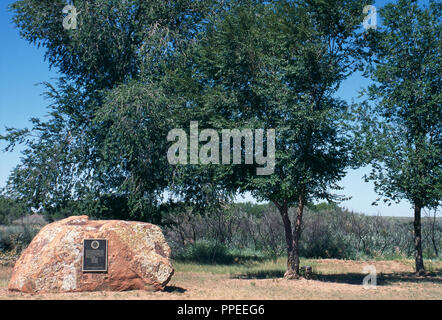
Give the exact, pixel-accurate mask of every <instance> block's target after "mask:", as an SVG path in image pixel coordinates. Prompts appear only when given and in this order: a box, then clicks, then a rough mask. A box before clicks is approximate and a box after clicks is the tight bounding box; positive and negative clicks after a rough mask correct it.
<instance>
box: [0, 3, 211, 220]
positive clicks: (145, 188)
mask: <svg viewBox="0 0 442 320" xmlns="http://www.w3.org/2000/svg"><path fill="white" fill-rule="evenodd" d="M66 4H67V1H64V0H56V1H53V0H50V1H49V0H44V1H41V0H20V1H16V2H14V3H13V4H12V5H11V10H12V11H13V12H14V18H13V21H14V23H15V25H16V26H17V27H18V30H19V31H20V35H21V36H22V37H23V38H24V39H26V40H27V41H29V42H31V43H33V44H35V45H37V46H42V47H43V48H45V50H46V59H47V60H48V62H49V65H50V66H51V67H54V68H56V69H57V70H58V71H59V73H60V74H61V77H60V79H59V81H58V83H57V84H56V85H54V86H52V85H50V84H47V86H48V92H47V96H48V98H50V99H51V101H52V104H51V105H50V112H49V117H48V120H47V121H42V120H40V119H32V128H30V129H14V128H8V130H7V134H6V135H5V136H4V137H0V139H3V140H5V141H6V142H7V143H8V146H7V150H10V149H12V148H13V147H14V146H15V145H16V144H19V143H23V144H25V145H26V149H25V151H24V157H23V160H22V162H21V163H20V164H19V165H18V166H17V167H16V168H15V169H14V170H13V172H12V174H11V176H10V179H9V182H8V188H7V192H8V193H9V194H10V195H11V196H13V197H15V198H17V199H22V200H24V201H25V202H26V203H27V204H28V206H34V207H36V208H39V207H43V208H44V209H46V211H57V210H59V209H60V208H63V207H66V206H69V205H71V204H73V203H75V204H76V205H78V206H77V207H75V208H73V210H75V211H76V212H85V213H91V212H94V213H95V214H99V213H100V211H102V212H103V213H104V214H110V213H112V212H114V213H118V212H117V211H119V210H121V209H122V208H123V209H124V210H123V211H124V214H125V215H126V216H127V217H131V218H134V219H135V218H136V219H141V220H150V221H156V220H157V217H158V215H157V214H155V211H156V210H157V209H158V208H159V206H160V203H161V199H160V198H161V194H162V193H163V191H164V190H165V189H166V188H167V185H168V178H169V177H170V174H171V171H170V170H169V169H168V167H167V166H166V165H165V164H167V161H166V159H165V155H166V153H167V150H164V152H161V151H159V150H161V146H163V147H165V144H166V142H167V141H166V139H165V137H164V139H160V136H159V135H158V133H160V132H163V131H164V130H165V127H167V126H168V125H170V122H171V121H166V122H165V123H164V124H163V123H161V121H159V119H161V118H163V119H169V120H170V119H171V116H172V115H174V114H176V113H174V112H173V111H172V110H173V109H174V106H175V105H177V104H178V103H179V99H177V100H176V101H178V102H176V103H175V102H174V101H175V100H173V99H169V100H168V101H167V99H166V98H167V97H169V98H171V97H172V96H173V94H174V89H173V88H172V87H171V86H170V85H167V81H166V80H167V74H168V70H169V71H170V70H172V71H173V70H174V68H176V65H177V64H179V63H181V62H180V58H179V57H180V56H181V52H182V50H184V48H185V47H186V46H188V45H189V43H191V42H192V41H194V40H195V36H196V34H198V32H199V31H200V30H199V26H200V25H201V21H202V19H204V17H205V16H206V15H207V13H208V12H209V11H210V10H213V6H212V4H213V1H204V0H201V1H193V0H177V1H163V0H153V1H140V0H129V1H119V0H93V1H90V0H89V1H88V0H76V1H73V2H72V4H73V5H74V6H75V8H76V12H77V13H78V15H77V16H76V20H77V25H76V29H65V28H64V25H63V20H64V18H65V16H66V15H65V14H64V13H63V8H64V7H65V5H66ZM171 101H172V102H171ZM135 130H136V131H137V134H135V133H134V131H135ZM166 132H167V131H166ZM142 148H144V149H143V150H141V149H142ZM158 154H164V157H163V158H162V157H159V156H158ZM122 203H125V204H127V205H123V206H121V205H120V204H122ZM114 204H117V205H116V206H115V207H114V209H112V206H113V205H114ZM109 206H111V207H109ZM156 222H157V221H156Z"/></svg>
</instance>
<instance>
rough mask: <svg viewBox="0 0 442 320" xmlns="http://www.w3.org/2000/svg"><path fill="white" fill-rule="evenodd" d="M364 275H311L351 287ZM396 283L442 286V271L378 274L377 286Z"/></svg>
mask: <svg viewBox="0 0 442 320" xmlns="http://www.w3.org/2000/svg"><path fill="white" fill-rule="evenodd" d="M365 276H366V274H362V273H343V274H313V276H312V280H317V281H322V282H331V283H343V284H351V285H361V284H362V281H363V279H364V277H365ZM282 277H284V271H281V270H262V271H252V272H246V273H244V274H236V275H233V276H231V278H232V279H276V278H282ZM398 282H403V283H437V284H442V269H438V270H435V271H433V272H430V273H428V274H427V275H426V276H420V277H417V276H416V275H415V274H414V273H412V272H396V273H388V274H378V277H377V285H380V286H382V285H390V284H394V283H398Z"/></svg>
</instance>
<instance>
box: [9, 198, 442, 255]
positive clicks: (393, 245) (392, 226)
mask: <svg viewBox="0 0 442 320" xmlns="http://www.w3.org/2000/svg"><path fill="white" fill-rule="evenodd" d="M289 213H290V215H294V214H295V211H294V209H290V210H289ZM29 214H30V213H28V212H26V211H24V209H23V206H21V205H20V204H19V203H17V202H15V201H13V200H12V199H9V198H6V197H0V225H3V226H0V251H3V252H6V251H14V252H19V251H21V250H22V249H24V248H25V247H26V246H27V245H28V244H29V242H30V241H31V240H32V237H33V236H34V235H35V234H36V232H37V231H38V226H31V225H22V226H20V225H15V226H12V222H13V221H14V220H17V219H20V218H22V217H23V216H27V215H29ZM70 214H73V212H71V211H69V212H68V211H66V212H64V211H63V212H51V213H46V214H45V216H46V219H47V220H48V221H49V222H50V221H54V220H58V219H61V218H64V217H66V216H68V215H70ZM92 218H98V219H115V218H118V217H115V216H113V215H110V216H108V217H107V216H106V215H105V214H103V215H100V216H95V217H92ZM304 222H305V223H304V224H303V229H302V234H301V238H302V240H303V241H302V242H301V243H302V245H301V248H300V253H301V256H303V257H306V258H338V259H365V258H387V259H388V258H412V257H413V252H414V243H413V219H412V218H411V217H410V218H408V217H382V216H366V215H363V214H359V213H355V212H352V211H348V210H345V209H342V208H340V207H339V206H337V205H335V204H327V203H320V204H318V205H309V206H308V207H307V209H306V213H305V217H304ZM163 230H164V232H165V235H166V238H167V240H168V243H169V245H170V246H171V248H172V254H173V256H174V257H175V258H176V259H184V260H192V261H196V262H206V263H219V262H232V261H234V260H235V259H250V258H253V259H259V258H262V259H267V258H273V259H275V258H278V257H281V256H285V255H286V243H285V241H286V240H285V237H284V225H283V223H282V221H281V219H280V214H279V211H278V210H277V208H276V207H275V206H274V205H273V204H251V203H236V204H226V205H225V206H224V207H222V208H218V209H211V211H210V212H206V213H205V214H201V213H200V212H197V213H196V212H193V211H192V210H191V209H188V210H184V211H182V212H180V213H177V212H176V211H174V212H171V213H170V214H169V215H166V216H165V218H164V220H163ZM422 232H423V248H424V255H425V257H426V258H436V257H438V256H439V255H440V252H441V246H442V217H435V216H434V212H427V214H426V215H424V217H423V220H422Z"/></svg>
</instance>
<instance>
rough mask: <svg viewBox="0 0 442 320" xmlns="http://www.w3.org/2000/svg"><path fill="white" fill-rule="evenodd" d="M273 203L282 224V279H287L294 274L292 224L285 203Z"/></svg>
mask: <svg viewBox="0 0 442 320" xmlns="http://www.w3.org/2000/svg"><path fill="white" fill-rule="evenodd" d="M274 203H275V205H276V207H277V208H278V210H279V213H280V214H281V218H282V222H283V224H284V232H285V241H286V243H287V272H286V273H285V274H284V277H286V278H288V276H289V275H293V274H296V264H295V255H294V251H293V234H292V223H291V221H290V218H289V213H288V205H287V201H284V202H283V204H278V203H277V202H276V201H274Z"/></svg>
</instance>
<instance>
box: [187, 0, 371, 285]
mask: <svg viewBox="0 0 442 320" xmlns="http://www.w3.org/2000/svg"><path fill="white" fill-rule="evenodd" d="M365 4H366V3H365V1H338V0H336V1H276V2H273V3H268V2H264V1H263V2H260V1H241V3H240V4H239V5H238V6H233V7H232V8H230V10H227V11H226V12H225V14H224V15H219V16H218V17H217V18H218V19H217V20H216V21H214V22H213V27H212V28H210V29H209V30H208V32H207V34H206V36H205V37H204V40H203V41H202V42H201V46H200V47H199V48H198V52H197V53H196V54H195V63H194V68H195V70H194V72H193V74H194V79H196V81H197V82H198V84H199V86H200V87H199V88H200V92H199V96H198V97H197V98H195V104H196V105H198V106H199V108H196V112H195V118H194V119H195V120H199V121H201V123H202V125H201V127H203V126H207V127H209V128H218V129H221V128H237V129H243V128H255V129H258V128H262V129H270V128H273V129H276V166H275V168H274V173H273V174H270V175H256V167H257V165H256V161H255V164H253V165H251V164H242V165H234V166H218V168H219V172H218V174H217V177H218V179H219V180H224V181H225V184H224V185H225V186H226V187H228V188H233V189H235V190H239V191H240V192H244V191H250V192H251V193H252V194H253V195H254V196H255V197H256V198H258V199H260V200H267V201H272V202H273V203H274V204H275V205H276V206H277V208H278V209H279V212H280V214H281V218H282V220H283V223H284V227H285V238H286V242H287V253H288V261H287V272H286V274H285V277H287V278H297V277H299V275H300V266H299V241H300V236H301V230H302V218H303V212H304V208H305V206H306V204H307V203H308V202H311V201H313V200H315V199H327V200H330V201H334V200H339V197H338V196H336V195H334V194H332V193H331V190H330V189H333V188H335V189H339V186H338V185H337V184H336V183H337V182H338V181H339V180H340V179H341V178H342V177H343V176H344V174H345V169H346V168H347V167H348V166H349V165H350V164H351V156H350V149H351V143H350V141H349V139H348V138H349V137H348V135H347V132H346V122H345V119H346V118H347V110H348V108H347V105H346V103H345V102H344V101H342V100H341V99H338V98H336V97H335V96H334V94H335V93H336V90H337V89H338V87H339V84H340V83H341V82H342V80H344V79H345V78H346V77H347V76H348V75H349V74H351V73H352V72H353V71H354V70H356V69H357V68H360V67H361V63H362V62H361V61H362V60H361V59H360V58H362V57H364V55H365V52H364V50H363V47H362V45H361V36H362V32H361V30H360V29H361V28H360V26H361V23H362V21H363V7H364V5H365ZM255 151H256V150H255ZM267 151H268V152H270V150H267ZM243 152H244V150H243ZM255 159H256V154H255ZM243 163H244V160H243ZM295 205H296V207H297V209H296V214H295V218H294V221H292V220H291V217H290V216H289V208H290V207H292V206H295Z"/></svg>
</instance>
